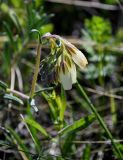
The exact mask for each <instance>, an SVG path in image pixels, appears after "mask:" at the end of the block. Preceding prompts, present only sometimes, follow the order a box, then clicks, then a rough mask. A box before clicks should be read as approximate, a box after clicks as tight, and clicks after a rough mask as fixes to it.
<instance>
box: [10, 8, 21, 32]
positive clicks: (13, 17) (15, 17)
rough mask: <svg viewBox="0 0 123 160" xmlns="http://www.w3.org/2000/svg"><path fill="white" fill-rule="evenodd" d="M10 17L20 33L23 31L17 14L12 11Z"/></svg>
mask: <svg viewBox="0 0 123 160" xmlns="http://www.w3.org/2000/svg"><path fill="white" fill-rule="evenodd" d="M9 16H10V18H11V20H12V21H13V23H14V24H15V26H16V27H17V29H18V31H20V30H21V25H20V22H19V19H18V17H17V15H16V13H15V12H14V11H13V10H10V13H9Z"/></svg>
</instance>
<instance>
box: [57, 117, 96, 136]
mask: <svg viewBox="0 0 123 160" xmlns="http://www.w3.org/2000/svg"><path fill="white" fill-rule="evenodd" d="M94 120H95V116H94V115H93V114H92V115H89V116H86V117H85V118H81V119H79V120H78V121H75V122H74V123H73V124H70V125H68V126H66V127H65V128H63V129H62V130H61V131H59V135H63V134H68V133H70V132H76V131H77V130H78V129H79V130H81V129H85V128H87V127H88V126H89V125H90V124H91V123H92V122H93V121H94Z"/></svg>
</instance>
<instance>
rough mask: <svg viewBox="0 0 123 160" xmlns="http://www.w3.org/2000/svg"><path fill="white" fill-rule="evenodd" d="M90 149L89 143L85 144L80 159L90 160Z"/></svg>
mask: <svg viewBox="0 0 123 160" xmlns="http://www.w3.org/2000/svg"><path fill="white" fill-rule="evenodd" d="M90 151H91V147H90V145H89V144H87V145H86V146H85V148H84V151H83V156H82V160H90Z"/></svg>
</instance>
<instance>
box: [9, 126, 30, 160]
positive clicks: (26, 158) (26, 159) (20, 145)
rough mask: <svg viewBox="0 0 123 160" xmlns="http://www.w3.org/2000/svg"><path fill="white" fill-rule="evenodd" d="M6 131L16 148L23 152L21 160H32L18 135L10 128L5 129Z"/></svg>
mask: <svg viewBox="0 0 123 160" xmlns="http://www.w3.org/2000/svg"><path fill="white" fill-rule="evenodd" d="M7 129H8V130H9V132H10V135H11V137H12V140H13V142H14V143H15V144H16V145H17V146H18V149H19V150H22V151H23V152H22V153H21V155H22V157H23V159H24V160H32V158H31V156H30V154H29V153H28V152H29V150H28V149H27V147H26V145H25V144H24V142H23V141H22V140H21V138H20V137H19V135H18V134H17V133H16V132H15V131H14V130H13V129H12V128H11V127H7Z"/></svg>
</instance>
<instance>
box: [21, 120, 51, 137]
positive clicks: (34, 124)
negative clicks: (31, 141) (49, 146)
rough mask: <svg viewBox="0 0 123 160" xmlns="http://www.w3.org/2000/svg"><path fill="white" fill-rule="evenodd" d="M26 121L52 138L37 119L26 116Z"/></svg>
mask: <svg viewBox="0 0 123 160" xmlns="http://www.w3.org/2000/svg"><path fill="white" fill-rule="evenodd" d="M24 121H25V122H26V123H28V124H29V125H30V126H33V127H34V128H36V129H37V130H39V131H40V132H41V133H42V134H43V135H44V136H46V137H49V138H50V135H49V134H48V133H47V131H46V130H45V129H44V128H43V127H42V126H41V125H40V124H39V123H37V122H36V121H35V120H33V119H31V118H25V119H24Z"/></svg>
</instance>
